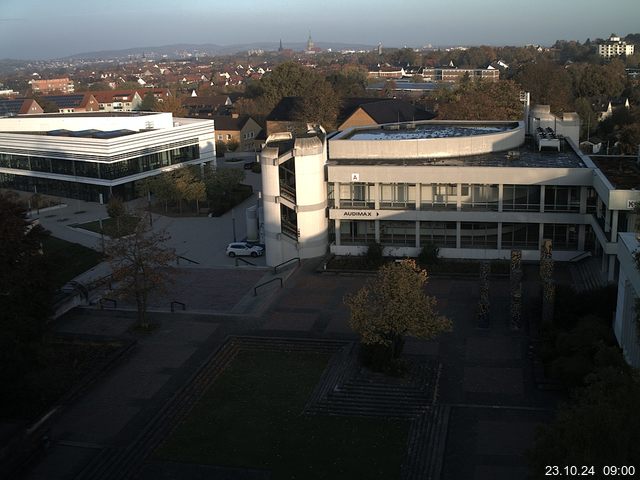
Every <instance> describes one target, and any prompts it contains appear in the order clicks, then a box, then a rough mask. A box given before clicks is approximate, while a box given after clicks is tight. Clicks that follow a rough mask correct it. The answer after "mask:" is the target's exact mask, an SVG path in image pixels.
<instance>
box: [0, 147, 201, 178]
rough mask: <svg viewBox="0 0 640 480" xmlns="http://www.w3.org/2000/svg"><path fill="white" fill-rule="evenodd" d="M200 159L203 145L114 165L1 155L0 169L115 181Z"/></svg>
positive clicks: (154, 154)
mask: <svg viewBox="0 0 640 480" xmlns="http://www.w3.org/2000/svg"><path fill="white" fill-rule="evenodd" d="M198 158H200V146H199V145H189V146H186V147H180V148H174V149H172V150H166V151H163V152H158V153H151V154H148V155H143V156H141V157H135V158H130V159H127V160H121V161H118V162H112V163H98V162H86V161H82V160H61V159H59V158H49V157H35V156H27V155H13V154H9V153H0V167H4V168H13V169H18V170H30V171H33V172H45V173H57V174H60V175H71V176H74V177H87V178H101V179H105V180H115V179H117V178H123V177H128V176H129V175H134V174H136V173H142V172H148V171H149V170H156V169H158V168H161V167H167V166H169V165H175V164H177V163H181V162H187V161H189V160H196V159H198Z"/></svg>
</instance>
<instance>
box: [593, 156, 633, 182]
mask: <svg viewBox="0 0 640 480" xmlns="http://www.w3.org/2000/svg"><path fill="white" fill-rule="evenodd" d="M590 158H591V160H593V163H595V164H596V166H597V167H598V169H599V170H600V171H601V172H602V173H604V175H605V176H606V177H607V180H609V182H611V185H613V188H615V189H617V190H634V189H640V166H638V158H637V157H635V156H627V155H615V156H614V155H612V156H606V155H592V156H591V157H590Z"/></svg>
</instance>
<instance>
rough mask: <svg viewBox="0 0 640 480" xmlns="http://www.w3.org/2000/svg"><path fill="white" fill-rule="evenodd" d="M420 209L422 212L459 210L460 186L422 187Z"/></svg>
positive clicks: (437, 184) (434, 185) (432, 185)
mask: <svg viewBox="0 0 640 480" xmlns="http://www.w3.org/2000/svg"><path fill="white" fill-rule="evenodd" d="M420 208H421V209H422V210H434V209H439V210H457V208H458V185H456V184H455V183H434V184H430V185H421V187H420Z"/></svg>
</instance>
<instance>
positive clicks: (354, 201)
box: [340, 183, 375, 208]
mask: <svg viewBox="0 0 640 480" xmlns="http://www.w3.org/2000/svg"><path fill="white" fill-rule="evenodd" d="M373 188H374V185H373V183H341V184H340V208H374V207H375V201H374V199H373Z"/></svg>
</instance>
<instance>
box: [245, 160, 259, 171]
mask: <svg viewBox="0 0 640 480" xmlns="http://www.w3.org/2000/svg"><path fill="white" fill-rule="evenodd" d="M256 163H257V162H253V161H252V162H246V163H245V164H244V165H243V167H244V169H245V170H253V166H254V165H255V164H256Z"/></svg>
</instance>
